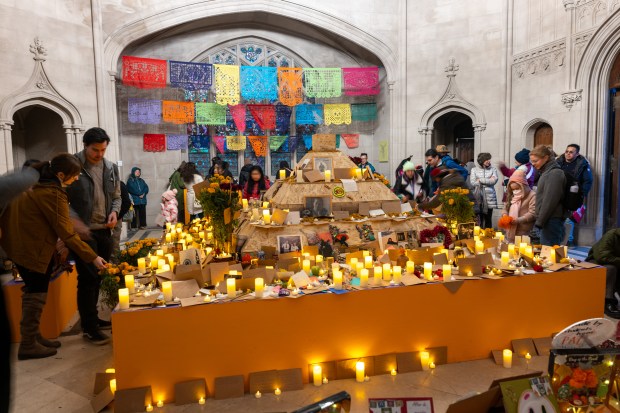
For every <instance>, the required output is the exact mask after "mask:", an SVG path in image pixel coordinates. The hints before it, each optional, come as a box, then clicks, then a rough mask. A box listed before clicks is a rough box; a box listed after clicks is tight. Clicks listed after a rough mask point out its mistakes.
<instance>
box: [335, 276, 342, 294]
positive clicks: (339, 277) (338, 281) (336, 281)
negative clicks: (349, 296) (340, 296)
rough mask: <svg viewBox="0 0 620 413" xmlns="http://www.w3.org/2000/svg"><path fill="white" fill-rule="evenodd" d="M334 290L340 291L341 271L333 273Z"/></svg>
mask: <svg viewBox="0 0 620 413" xmlns="http://www.w3.org/2000/svg"><path fill="white" fill-rule="evenodd" d="M334 288H335V289H336V290H342V271H334Z"/></svg>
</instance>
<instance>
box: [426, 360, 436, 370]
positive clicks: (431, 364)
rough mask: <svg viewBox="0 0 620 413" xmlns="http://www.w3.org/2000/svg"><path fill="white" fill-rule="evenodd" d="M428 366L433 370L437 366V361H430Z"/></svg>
mask: <svg viewBox="0 0 620 413" xmlns="http://www.w3.org/2000/svg"><path fill="white" fill-rule="evenodd" d="M428 368H429V369H431V370H433V369H434V368H435V362H434V361H431V362H430V363H428Z"/></svg>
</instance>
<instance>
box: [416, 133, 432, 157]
mask: <svg viewBox="0 0 620 413" xmlns="http://www.w3.org/2000/svg"><path fill="white" fill-rule="evenodd" d="M418 133H419V134H420V136H421V138H422V139H421V140H420V141H421V144H422V148H421V151H420V153H421V154H422V156H424V153H425V152H426V150H427V149H430V148H431V141H432V138H433V128H432V127H431V126H425V127H423V128H419V129H418Z"/></svg>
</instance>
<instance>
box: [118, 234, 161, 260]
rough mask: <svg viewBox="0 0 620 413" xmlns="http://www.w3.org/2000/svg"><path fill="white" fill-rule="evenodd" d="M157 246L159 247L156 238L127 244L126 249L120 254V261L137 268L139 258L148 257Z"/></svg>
mask: <svg viewBox="0 0 620 413" xmlns="http://www.w3.org/2000/svg"><path fill="white" fill-rule="evenodd" d="M155 245H157V239H155V238H146V239H141V240H138V241H134V242H126V243H125V249H123V250H121V251H120V252H119V253H118V260H119V261H120V262H125V263H128V264H130V265H133V266H134V267H136V266H137V265H138V258H144V257H146V256H148V255H149V253H150V252H151V250H152V249H153V246H155Z"/></svg>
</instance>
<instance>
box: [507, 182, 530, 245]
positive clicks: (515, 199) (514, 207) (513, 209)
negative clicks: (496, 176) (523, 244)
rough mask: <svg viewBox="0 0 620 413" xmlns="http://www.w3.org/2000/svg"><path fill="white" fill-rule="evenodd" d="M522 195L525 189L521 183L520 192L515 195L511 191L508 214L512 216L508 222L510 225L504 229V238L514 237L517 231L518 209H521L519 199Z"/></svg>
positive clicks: (520, 199) (511, 238) (512, 238)
mask: <svg viewBox="0 0 620 413" xmlns="http://www.w3.org/2000/svg"><path fill="white" fill-rule="evenodd" d="M511 192H512V191H511ZM524 195H525V191H524V190H523V185H521V193H520V194H518V195H515V194H514V193H512V198H511V199H510V208H509V210H508V215H509V216H510V217H512V223H511V224H510V227H509V228H508V229H507V230H506V239H509V240H514V239H515V235H516V233H517V218H519V211H520V210H521V201H522V200H523V196H524Z"/></svg>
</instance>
